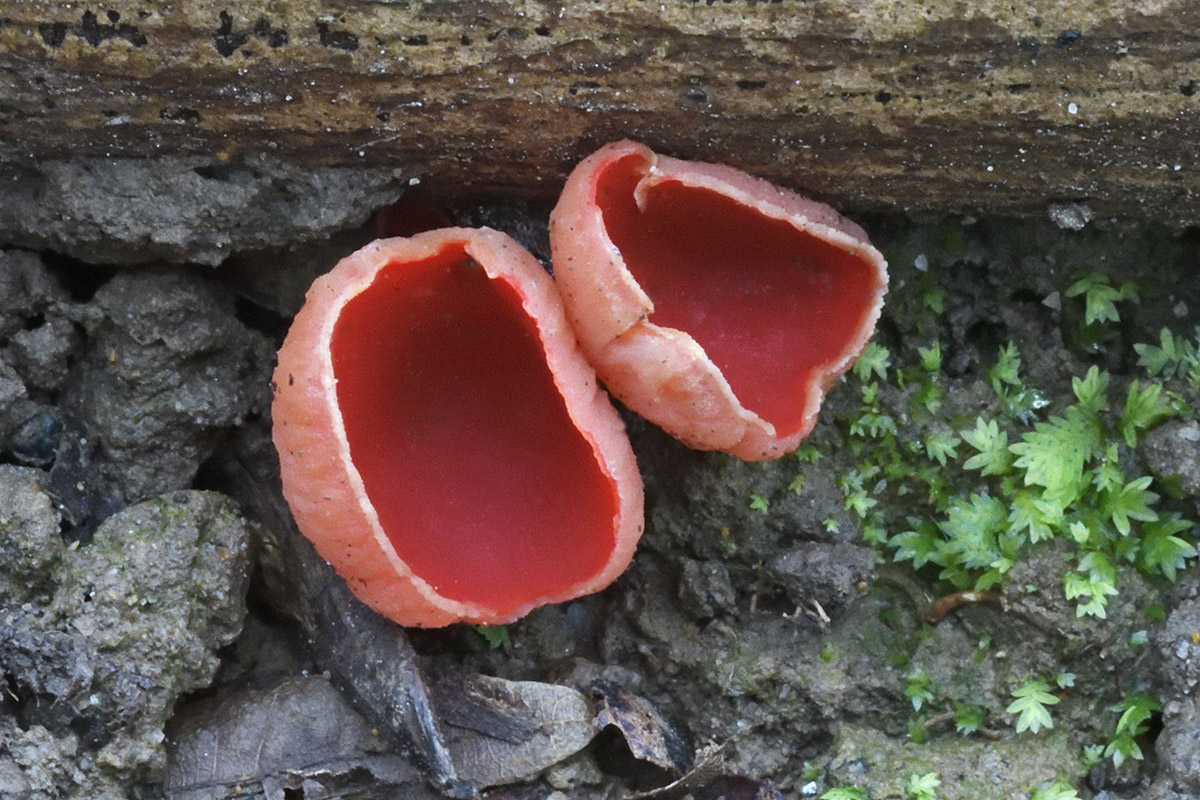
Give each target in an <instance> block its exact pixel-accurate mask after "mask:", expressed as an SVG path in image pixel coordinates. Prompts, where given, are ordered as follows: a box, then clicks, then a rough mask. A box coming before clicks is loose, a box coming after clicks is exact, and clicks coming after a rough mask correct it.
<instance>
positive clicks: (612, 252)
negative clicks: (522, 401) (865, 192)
mask: <svg viewBox="0 0 1200 800" xmlns="http://www.w3.org/2000/svg"><path fill="white" fill-rule="evenodd" d="M550 242H551V248H552V252H553V259H554V274H555V280H556V281H557V282H558V284H559V288H560V290H561V292H562V295H563V302H564V304H565V306H566V309H567V315H568V318H569V319H570V321H571V324H572V325H573V326H574V327H575V331H576V334H577V335H578V336H579V341H580V344H581V346H582V347H583V350H584V352H585V353H586V354H587V356H588V359H589V360H590V361H591V362H592V366H594V367H595V368H596V372H597V374H599V376H600V378H601V380H602V381H604V383H605V385H606V386H607V387H608V389H609V391H611V392H612V393H613V394H614V395H616V396H617V397H618V398H619V399H620V400H621V401H622V402H624V403H625V404H626V405H627V406H628V407H629V408H630V409H632V410H633V411H636V412H637V413H638V414H641V415H642V416H644V417H646V418H647V419H649V420H650V421H652V422H654V423H656V424H658V425H659V426H661V427H662V428H664V429H665V430H666V431H668V432H669V433H671V434H672V435H674V436H676V437H677V438H679V439H681V440H682V441H683V442H684V443H686V444H688V445H690V446H692V447H695V448H698V449H704V450H725V451H727V452H729V453H732V454H733V455H736V456H738V457H740V458H743V459H746V460H761V459H770V458H777V457H779V456H781V455H783V454H784V453H787V452H789V451H791V450H793V449H795V447H796V446H797V445H798V444H799V443H800V440H801V439H803V438H804V437H805V436H806V435H808V433H809V432H810V431H811V430H812V427H813V425H814V424H815V422H816V417H817V412H818V410H819V408H820V405H821V401H822V399H823V398H824V395H825V392H826V391H827V390H828V389H829V387H830V386H831V385H832V384H833V383H834V382H835V381H836V380H837V378H838V376H840V375H841V374H842V373H843V372H845V371H846V370H847V369H848V368H849V367H850V365H851V364H852V363H853V361H854V359H855V358H856V357H857V356H858V354H859V353H860V352H862V349H863V348H864V347H865V346H866V344H867V341H868V340H869V339H870V336H871V333H872V331H873V330H874V327H875V322H876V320H877V319H878V317H879V312H880V309H881V308H882V305H883V295H884V293H885V291H886V289H887V264H886V263H885V261H884V258H883V256H882V255H881V254H880V253H879V251H878V250H876V249H875V248H874V247H872V246H871V245H870V243H869V242H868V241H867V235H866V233H865V232H864V231H863V230H862V228H860V227H859V226H858V225H855V224H854V223H853V222H850V221H849V220H847V219H845V218H843V217H842V216H840V215H839V214H838V213H837V212H835V211H834V210H833V209H831V208H829V207H828V206H826V205H824V204H821V203H817V202H815V201H812V200H808V199H805V198H803V197H800V196H799V195H797V194H794V193H792V192H789V191H786V190H784V189H780V188H779V187H776V186H774V185H772V184H770V183H767V182H766V181H763V180H760V179H757V178H753V177H751V176H749V175H747V174H745V173H743V172H740V171H738V170H736V169H733V168H731V167H725V166H719V165H715V164H704V163H698V162H688V161H680V160H678V159H674V158H669V157H666V156H660V155H657V154H655V153H654V152H652V151H651V150H650V149H649V148H647V147H645V146H643V145H641V144H638V143H636V142H629V141H624V142H616V143H613V144H610V145H606V146H605V147H603V148H601V149H600V150H598V151H597V152H595V153H593V154H592V155H590V156H588V157H587V158H586V159H584V160H583V161H582V162H580V164H579V165H578V166H577V167H576V168H575V170H574V171H573V172H572V173H571V176H570V177H569V178H568V180H567V184H566V187H565V188H564V189H563V193H562V196H561V197H560V198H559V201H558V205H557V206H556V207H555V209H554V211H553V213H552V214H551V217H550Z"/></svg>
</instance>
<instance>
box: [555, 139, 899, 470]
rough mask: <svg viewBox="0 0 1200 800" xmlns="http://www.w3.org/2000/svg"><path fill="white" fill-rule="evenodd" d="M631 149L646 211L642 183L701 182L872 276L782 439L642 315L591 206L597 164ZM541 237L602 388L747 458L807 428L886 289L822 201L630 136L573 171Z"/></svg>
mask: <svg viewBox="0 0 1200 800" xmlns="http://www.w3.org/2000/svg"><path fill="white" fill-rule="evenodd" d="M629 155H636V156H638V157H640V158H641V159H642V160H643V161H644V164H645V175H644V177H643V178H642V179H641V180H640V181H639V183H638V184H637V189H636V191H635V199H636V200H637V203H638V206H639V207H644V202H643V198H644V196H645V192H646V191H647V190H648V189H649V187H652V186H653V185H654V184H656V183H660V182H663V181H678V182H680V183H681V184H683V185H685V186H689V187H695V188H702V189H708V190H711V191H714V192H717V193H719V194H722V195H725V196H726V197H729V198H731V199H733V200H735V201H737V202H738V203H741V204H744V205H746V206H750V207H753V208H754V209H756V210H757V211H759V212H760V213H761V214H763V215H764V216H765V217H769V218H772V219H778V220H784V221H787V222H788V223H790V224H791V225H792V226H793V227H795V228H796V229H797V230H800V231H803V232H806V233H808V234H809V235H811V236H814V237H817V238H819V239H822V240H824V241H825V242H828V243H830V244H833V245H836V246H839V247H842V248H844V249H845V250H846V251H847V252H848V253H850V254H853V255H854V256H855V257H857V258H859V259H860V260H862V261H864V262H865V263H867V264H868V265H869V266H871V267H872V269H873V270H875V271H876V273H877V275H878V281H877V286H876V291H875V296H874V300H873V305H872V310H871V312H870V313H869V315H868V318H867V319H866V320H864V324H863V325H862V326H861V328H860V329H859V330H858V333H857V335H856V336H854V337H853V338H852V339H851V340H849V341H847V342H846V347H845V350H844V351H843V354H842V357H841V358H840V359H838V360H837V361H836V362H834V363H831V364H829V365H827V367H826V368H825V369H824V370H823V371H822V373H821V374H820V376H819V380H818V381H816V382H814V383H813V384H812V385H810V386H809V390H808V392H807V396H806V397H804V398H802V399H801V400H799V401H798V402H801V403H803V408H804V412H803V413H804V419H805V422H804V424H803V425H802V426H801V428H800V430H799V431H797V432H796V433H794V434H792V435H790V436H779V435H777V433H776V430H775V426H774V425H772V424H771V423H770V422H768V421H767V420H765V419H762V418H761V417H759V416H758V415H757V414H755V413H754V412H752V411H750V410H748V409H746V408H745V407H743V405H742V404H741V402H740V401H739V400H738V398H737V397H736V396H735V395H734V393H733V390H732V389H731V388H730V386H729V382H728V381H727V380H726V379H725V377H724V376H723V375H722V374H721V371H720V369H718V368H717V366H716V365H715V364H713V362H712V361H711V360H710V359H709V357H708V355H707V354H706V353H705V352H704V349H703V348H702V347H701V346H700V345H699V344H698V343H697V342H696V341H695V339H693V338H692V337H691V335H689V334H687V333H685V332H683V331H679V330H676V329H674V328H669V327H664V326H660V325H656V324H654V323H652V322H650V321H649V320H648V317H649V316H650V314H651V312H652V311H653V310H654V304H653V302H652V300H651V299H650V298H649V297H648V296H647V295H646V293H645V292H644V291H643V290H642V288H641V286H639V285H638V283H637V281H636V280H635V279H634V277H633V275H632V274H631V273H630V271H629V269H628V268H627V267H626V265H625V261H624V258H623V257H622V255H621V252H620V250H619V249H618V248H617V246H616V245H615V244H614V243H613V242H612V240H611V238H610V237H609V234H608V231H607V230H606V228H605V223H604V219H603V215H602V212H601V210H600V208H599V206H598V204H597V201H596V186H597V178H598V175H599V173H600V171H601V170H602V169H603V168H604V167H605V166H606V165H608V164H611V163H613V162H615V161H617V160H619V159H621V158H623V157H626V156H629ZM550 243H551V249H552V252H553V260H554V278H555V280H556V281H557V283H558V285H559V288H560V290H561V292H562V295H563V304H564V305H565V306H566V309H567V317H568V318H569V319H570V321H571V324H572V325H573V326H574V327H575V333H576V335H577V336H578V337H579V343H580V346H582V347H583V350H584V352H585V353H586V354H587V356H588V359H589V360H590V361H591V362H592V366H594V367H595V368H596V373H597V374H598V375H599V376H600V379H601V380H602V381H604V383H605V385H606V386H607V387H608V390H609V391H610V392H612V393H613V394H614V395H615V396H616V397H617V398H619V399H620V400H621V402H623V403H624V404H625V405H626V406H628V407H629V408H630V409H631V410H633V411H635V412H637V413H638V414H640V415H641V416H643V417H645V418H646V419H648V420H650V421H651V422H653V423H655V424H656V425H658V426H659V427H661V428H663V430H665V431H667V432H668V433H670V434H671V435H672V436H675V437H676V438H678V439H680V440H681V441H682V442H684V443H685V444H687V445H688V446H689V447H693V448H696V449H698V450H723V451H725V452H728V453H730V454H732V455H735V456H737V457H739V458H742V459H745V460H747V461H761V460H768V459H773V458H779V457H780V456H782V455H785V454H786V453H789V452H791V451H792V450H794V449H796V447H797V446H799V444H800V442H801V440H803V439H804V437H805V436H807V435H808V434H809V432H810V431H811V430H812V428H813V426H814V425H815V424H816V418H817V413H818V411H819V410H820V407H821V401H822V400H823V399H824V397H825V393H826V392H827V391H828V390H829V388H830V387H831V386H832V385H833V384H834V383H835V382H836V381H837V379H838V377H839V376H840V375H841V374H842V373H843V372H845V371H846V370H847V369H849V368H850V366H851V365H852V364H853V363H854V360H855V359H856V358H857V357H858V355H859V354H860V353H861V352H862V350H863V348H864V347H866V345H867V342H868V341H869V340H870V338H871V334H872V333H873V332H874V329H875V323H876V322H877V321H878V319H879V314H880V311H881V310H882V308H883V297H884V294H885V293H886V291H887V262H886V261H885V259H884V257H883V254H882V253H880V252H879V251H878V250H876V249H875V248H874V247H872V246H871V244H870V242H869V241H868V240H867V234H866V232H865V231H864V230H863V229H862V228H861V227H859V226H858V225H856V224H855V223H853V222H851V221H850V220H848V219H846V218H845V217H843V216H842V215H840V214H838V213H837V212H836V211H834V210H833V209H832V208H830V207H829V206H827V205H825V204H824V203H818V202H816V201H815V200H809V199H807V198H804V197H801V196H800V195H798V194H795V193H794V192H790V191H787V190H786V189H781V188H780V187H778V186H775V185H774V184H772V183H769V182H767V181H764V180H762V179H759V178H755V177H752V176H750V175H747V174H746V173H744V172H742V171H740V170H737V169H734V168H732V167H727V166H723V165H719V164H707V163H703V162H695V161H682V160H680V159H675V158H670V157H668V156H662V155H658V154H656V153H654V152H653V151H652V150H650V149H649V148H648V147H646V146H645V145H642V144H639V143H637V142H632V141H628V140H626V141H620V142H614V143H612V144H608V145H605V146H604V147H602V148H600V149H599V150H597V151H596V152H595V153H592V154H591V155H590V156H588V157H587V158H585V159H584V160H583V161H581V162H580V163H579V164H578V165H577V166H576V168H575V169H574V171H572V173H571V175H570V176H569V177H568V179H567V183H566V186H565V187H564V188H563V192H562V195H561V196H560V197H559V200H558V204H557V205H556V206H555V207H554V210H553V212H551V215H550Z"/></svg>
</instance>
